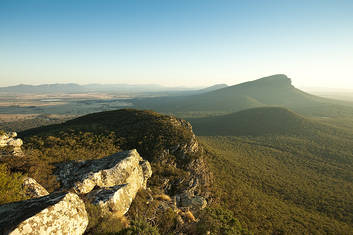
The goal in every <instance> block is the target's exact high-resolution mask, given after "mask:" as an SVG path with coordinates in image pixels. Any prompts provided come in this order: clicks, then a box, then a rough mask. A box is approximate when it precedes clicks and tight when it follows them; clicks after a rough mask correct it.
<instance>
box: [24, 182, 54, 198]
mask: <svg viewBox="0 0 353 235" xmlns="http://www.w3.org/2000/svg"><path fill="white" fill-rule="evenodd" d="M22 189H23V191H24V193H25V195H26V196H27V197H29V198H37V197H42V196H46V195H48V194H49V193H48V191H47V190H46V189H45V188H44V187H43V186H42V185H40V184H38V183H37V181H36V180H35V179H32V178H30V177H27V178H26V179H24V180H23V183H22Z"/></svg>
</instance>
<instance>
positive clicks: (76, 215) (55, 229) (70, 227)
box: [0, 192, 88, 235]
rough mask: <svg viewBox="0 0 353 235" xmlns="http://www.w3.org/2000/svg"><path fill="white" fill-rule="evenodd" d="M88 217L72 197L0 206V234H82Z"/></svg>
mask: <svg viewBox="0 0 353 235" xmlns="http://www.w3.org/2000/svg"><path fill="white" fill-rule="evenodd" d="M87 225H88V216H87V212H86V209H85V205H84V203H83V201H82V200H81V199H80V198H79V196H78V195H77V194H75V193H67V192H57V193H52V194H50V195H47V196H44V197H40V198H35V199H30V200H26V201H20V202H14V203H9V204H5V205H1V206H0V234H11V235H17V234H28V235H29V234H31V235H36V234H58V235H59V234H83V233H84V231H85V230H86V227H87Z"/></svg>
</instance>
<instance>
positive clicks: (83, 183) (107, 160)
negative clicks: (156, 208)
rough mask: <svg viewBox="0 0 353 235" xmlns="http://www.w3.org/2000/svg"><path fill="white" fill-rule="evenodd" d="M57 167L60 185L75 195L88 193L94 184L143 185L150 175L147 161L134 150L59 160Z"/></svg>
mask: <svg viewBox="0 0 353 235" xmlns="http://www.w3.org/2000/svg"><path fill="white" fill-rule="evenodd" d="M57 169H58V170H57V173H56V174H57V178H58V180H59V181H60V182H61V185H62V186H63V187H64V188H65V189H70V188H73V189H74V190H75V192H77V193H79V194H86V193H89V192H90V191H92V189H93V188H94V187H95V186H99V187H113V186H117V185H121V184H126V183H127V184H136V185H141V187H142V188H146V183H147V179H148V178H149V177H151V175H152V170H151V166H150V164H149V162H148V161H144V160H143V159H142V157H141V156H140V155H139V154H138V152H137V151H136V150H135V149H134V150H130V151H125V152H120V153H116V154H113V155H110V156H108V157H104V158H101V159H95V160H87V161H80V162H69V163H62V164H59V165H58V168H57ZM136 185H135V186H136ZM135 186H134V187H135Z"/></svg>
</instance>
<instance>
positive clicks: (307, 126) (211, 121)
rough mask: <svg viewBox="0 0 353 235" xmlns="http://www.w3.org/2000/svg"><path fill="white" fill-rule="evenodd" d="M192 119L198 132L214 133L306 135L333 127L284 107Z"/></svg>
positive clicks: (228, 134) (199, 133) (222, 134)
mask: <svg viewBox="0 0 353 235" xmlns="http://www.w3.org/2000/svg"><path fill="white" fill-rule="evenodd" d="M188 121H190V122H191V124H192V126H193V128H194V131H195V133H196V134H197V135H212V136H213V135H220V136H244V135H251V136H261V135H281V134H282V135H283V134H285V135H293V134H294V135H297V136H302V135H312V134H314V132H315V131H324V132H326V131H329V129H330V127H328V126H326V125H323V124H321V123H319V122H317V121H314V120H310V119H307V118H304V117H303V116H301V115H299V114H297V113H294V112H292V111H290V110H288V109H285V108H280V107H261V108H253V109H247V110H243V111H239V112H236V113H232V114H227V115H221V116H214V117H206V118H191V119H188Z"/></svg>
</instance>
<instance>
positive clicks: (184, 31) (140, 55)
mask: <svg viewBox="0 0 353 235" xmlns="http://www.w3.org/2000/svg"><path fill="white" fill-rule="evenodd" d="M351 9H353V2H351V1H316V0H315V1H295V2H291V3H288V2H279V1H262V2H258V1H246V2H240V1H198V0H197V1H175V2H168V3H166V2H165V1H149V2H141V1H129V2H125V1H99V2H98V1H74V2H72V1H66V0H65V1H57V2H53V1H33V0H28V1H6V0H5V1H2V2H1V3H0V22H1V23H0V30H1V37H0V51H1V55H0V86H1V87H4V86H10V85H17V84H35V85H38V84H51V83H78V84H90V83H102V84H116V83H127V84H160V85H163V86H169V87H175V86H177V87H180V86H187V87H207V86H212V85H214V84H220V83H226V84H228V85H235V84H239V83H242V82H246V81H249V80H255V79H258V78H261V77H265V76H269V75H272V74H279V73H281V74H286V75H287V76H288V77H290V78H292V79H293V84H294V85H295V86H296V87H299V88H301V87H318V86H319V87H324V88H346V89H347V88H352V89H353V70H352V69H351V68H352V67H353V44H352V43H351V42H352V41H353V27H352V26H353V15H352V14H351Z"/></svg>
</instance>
